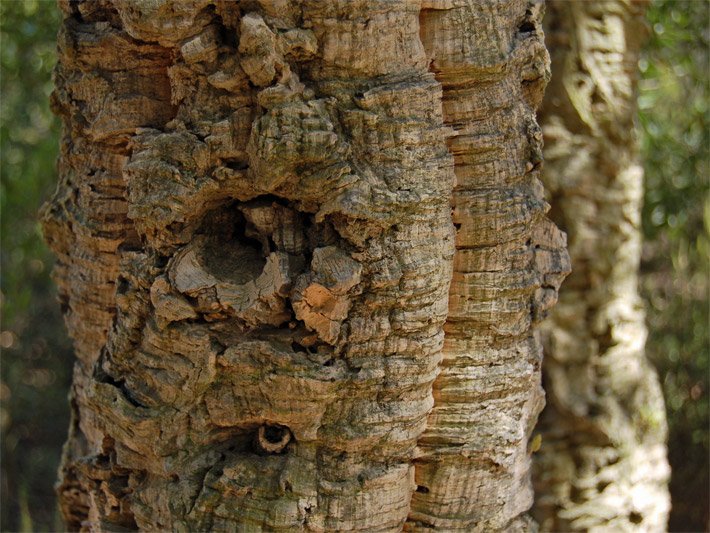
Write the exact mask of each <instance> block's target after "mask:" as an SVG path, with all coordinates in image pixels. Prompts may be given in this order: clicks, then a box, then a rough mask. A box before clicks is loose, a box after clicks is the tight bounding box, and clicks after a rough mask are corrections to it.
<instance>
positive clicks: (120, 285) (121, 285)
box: [116, 277, 130, 294]
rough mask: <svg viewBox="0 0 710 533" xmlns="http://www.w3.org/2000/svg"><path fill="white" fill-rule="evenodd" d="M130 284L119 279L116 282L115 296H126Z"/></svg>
mask: <svg viewBox="0 0 710 533" xmlns="http://www.w3.org/2000/svg"><path fill="white" fill-rule="evenodd" d="M129 286H130V284H129V283H128V280H127V279H126V278H123V277H120V278H118V279H117V280H116V294H126V293H127V292H128V287H129Z"/></svg>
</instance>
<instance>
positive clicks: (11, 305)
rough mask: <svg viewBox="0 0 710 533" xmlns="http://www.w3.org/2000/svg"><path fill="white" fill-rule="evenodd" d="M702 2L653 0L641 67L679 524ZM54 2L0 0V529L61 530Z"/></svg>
mask: <svg viewBox="0 0 710 533" xmlns="http://www.w3.org/2000/svg"><path fill="white" fill-rule="evenodd" d="M709 5H710V4H708V3H707V2H704V1H692V0H691V1H678V0H676V1H671V0H657V1H655V2H654V3H653V4H652V5H651V8H650V10H649V15H648V16H649V21H650V24H651V26H652V28H653V32H652V37H651V39H650V42H649V44H648V46H647V50H646V53H645V55H644V58H643V59H642V60H641V62H640V64H639V67H640V69H641V72H642V78H643V80H642V83H641V86H640V94H639V108H640V117H639V123H640V134H641V140H642V143H641V145H642V146H641V147H642V154H643V157H644V160H645V168H646V184H647V188H646V204H645V208H644V213H643V225H644V234H645V237H646V245H645V249H644V262H643V277H642V284H643V287H642V288H643V293H644V296H645V297H646V299H647V301H648V302H649V305H648V321H649V329H650V337H649V341H648V352H649V354H650V355H651V357H652V358H653V360H654V362H655V364H656V365H657V367H658V368H659V372H660V374H661V379H662V382H663V387H664V391H665V394H666V402H667V408H668V414H669V425H670V437H669V444H670V446H669V448H670V458H671V463H672V465H673V469H674V471H673V479H672V495H673V506H674V510H673V514H672V518H671V528H672V529H673V530H675V531H701V530H705V529H706V528H707V526H708V500H709V497H708V485H709V481H708V454H709V453H710V450H709V446H708V422H709V421H708V371H709V365H708V351H709V348H710V338H709V335H710V334H709V330H710V328H709V327H708V326H709V321H710V316H709V309H708V284H709V283H708V271H709V268H710V265H709V263H710V260H709V259H708V256H709V253H710V238H709V237H708V235H709V233H710V200H709V199H708V166H709V158H708V123H709V117H708V90H707V89H708V86H707V85H708V79H707V74H708V66H709V65H708V59H709V57H708V40H709V39H708V32H709V31H710V30H709V27H710V26H709V24H708V20H709V15H710V13H708V9H709ZM59 17H60V14H59V12H58V10H57V8H56V6H55V4H54V2H47V1H37V0H1V1H0V59H1V67H2V76H1V77H0V86H1V89H2V99H0V154H1V156H2V157H0V181H1V189H0V209H1V211H0V215H1V217H0V236H1V237H2V252H1V254H0V266H1V267H2V277H1V279H0V290H1V294H0V298H1V302H0V308H1V312H2V316H1V318H2V325H1V327H0V347H2V365H1V367H0V370H1V379H2V381H1V382H0V402H1V411H0V414H1V418H0V429H1V430H2V478H1V480H0V481H1V483H0V497H1V499H2V506H1V507H0V510H1V517H0V518H1V521H0V528H1V529H2V530H3V531H28V530H36V531H42V530H45V531H46V530H50V531H56V530H61V529H62V528H61V525H60V524H59V522H58V521H57V520H58V517H57V514H56V511H55V506H54V494H53V489H52V485H53V484H54V481H55V477H56V467H57V464H58V461H59V455H60V448H61V444H62V442H63V441H64V439H65V436H66V428H67V424H68V402H67V400H66V393H67V390H68V386H69V381H70V374H71V366H72V363H71V353H70V345H69V343H68V341H67V339H66V336H65V333H64V329H63V325H62V322H61V318H60V316H59V309H58V308H59V306H58V304H57V303H56V300H55V293H54V289H53V287H52V284H51V282H50V281H49V270H50V268H51V263H52V259H51V256H50V254H49V252H48V251H47V249H46V248H45V246H44V245H43V243H42V240H41V235H40V231H39V227H38V224H37V222H36V213H37V209H38V207H39V205H40V204H41V202H42V201H43V199H44V198H46V196H47V195H48V194H49V193H50V192H51V191H52V189H53V187H54V184H55V181H56V172H55V168H54V160H55V158H56V154H57V151H58V124H57V121H56V120H55V119H54V118H53V117H52V115H51V113H50V111H49V105H48V97H49V94H50V92H51V88H52V84H51V80H50V73H51V70H52V67H53V64H54V61H55V58H54V47H55V40H56V37H55V35H56V31H57V27H58V24H59Z"/></svg>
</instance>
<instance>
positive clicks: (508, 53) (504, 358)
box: [408, 0, 569, 531]
mask: <svg viewBox="0 0 710 533" xmlns="http://www.w3.org/2000/svg"><path fill="white" fill-rule="evenodd" d="M424 4H425V5H424V6H423V7H424V9H423V11H422V13H421V15H420V22H421V30H420V31H421V34H422V41H423V42H424V46H425V48H426V49H427V53H428V56H429V59H430V62H431V68H432V70H433V71H434V72H435V73H436V77H437V79H438V80H439V81H440V82H441V84H442V86H443V89H444V117H445V120H446V123H447V124H448V125H450V126H451V127H452V128H453V129H454V131H455V135H454V136H453V137H452V138H451V140H450V141H449V149H450V150H451V152H452V154H453V155H454V158H455V163H456V166H455V173H456V186H455V188H454V194H453V199H452V203H453V207H454V212H453V220H454V224H455V225H456V228H457V231H456V255H455V259H454V275H453V279H452V283H451V292H450V301H449V315H448V318H447V322H446V326H445V329H446V337H445V344H444V350H443V361H442V370H441V374H440V375H439V377H438V378H437V380H436V382H435V383H434V398H435V404H434V409H433V410H432V412H431V414H430V415H429V421H428V425H427V429H426V431H425V433H424V435H423V436H422V438H421V439H420V441H419V454H418V457H417V460H416V466H417V471H416V474H417V476H416V482H417V485H418V487H417V492H416V493H415V495H414V498H413V500H412V512H411V513H410V524H408V525H409V526H411V529H412V530H419V529H427V528H434V529H437V530H441V531H452V530H461V531H495V530H508V531H512V530H526V529H528V528H529V527H530V519H529V517H527V516H526V514H525V513H526V511H527V510H528V508H529V507H530V505H531V503H532V489H531V484H530V455H531V452H532V447H531V446H530V444H529V438H530V435H531V431H532V429H533V427H534V425H535V423H536V421H537V415H538V413H539V412H540V410H541V409H542V406H543V404H544V396H543V392H542V388H541V386H540V365H541V355H542V354H541V350H540V345H539V343H538V341H537V340H536V338H535V336H534V334H533V329H532V327H533V324H534V323H535V322H537V321H538V320H539V319H540V318H542V317H543V316H544V315H545V313H546V310H547V309H548V308H549V307H550V306H552V305H553V304H554V302H555V301H556V300H557V289H558V288H559V285H560V283H561V282H562V280H563V278H564V276H565V275H566V274H567V272H568V271H569V260H568V256H567V253H566V251H565V237H564V234H562V233H561V232H560V231H558V230H557V228H556V227H555V226H554V225H553V224H552V223H550V221H549V220H548V219H547V218H546V217H545V212H546V211H547V210H548V208H549V206H548V204H547V203H546V202H545V200H544V198H543V189H542V184H541V182H540V180H539V176H540V169H541V165H540V163H541V156H542V154H541V150H542V135H541V132H540V129H539V128H538V126H537V123H536V121H535V111H536V109H537V106H538V105H539V104H540V100H541V99H542V95H543V91H544V88H545V85H546V83H547V80H548V79H549V76H550V72H549V58H548V55H547V51H546V50H545V46H544V43H543V34H542V29H541V18H542V12H543V9H542V8H543V6H542V3H541V2H534V1H531V2H527V1H514V2H497V1H476V2H463V1H443V0H442V1H429V2H424Z"/></svg>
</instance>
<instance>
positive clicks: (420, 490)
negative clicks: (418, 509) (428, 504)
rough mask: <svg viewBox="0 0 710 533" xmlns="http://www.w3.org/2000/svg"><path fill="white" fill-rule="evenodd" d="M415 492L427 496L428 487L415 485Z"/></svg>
mask: <svg viewBox="0 0 710 533" xmlns="http://www.w3.org/2000/svg"><path fill="white" fill-rule="evenodd" d="M417 492H421V493H422V494H429V487H425V486H424V485H417Z"/></svg>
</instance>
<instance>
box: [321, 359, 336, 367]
mask: <svg viewBox="0 0 710 533" xmlns="http://www.w3.org/2000/svg"><path fill="white" fill-rule="evenodd" d="M333 363H335V361H334V360H333V359H328V360H327V361H326V362H325V363H323V366H333Z"/></svg>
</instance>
